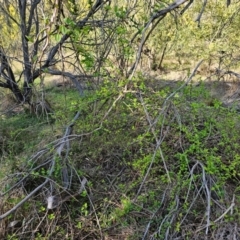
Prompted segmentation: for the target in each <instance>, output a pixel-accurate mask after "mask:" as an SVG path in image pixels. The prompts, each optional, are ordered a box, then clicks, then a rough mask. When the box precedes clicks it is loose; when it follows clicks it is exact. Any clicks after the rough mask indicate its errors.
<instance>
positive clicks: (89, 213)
mask: <svg viewBox="0 0 240 240" xmlns="http://www.w3.org/2000/svg"><path fill="white" fill-rule="evenodd" d="M155 81H156V80H155ZM126 84H127V86H128V88H125V86H126ZM181 84H182V83H179V84H177V85H176V84H170V85H169V87H168V88H163V87H162V86H161V84H159V83H156V84H154V80H146V79H144V78H142V77H141V76H139V77H138V78H136V79H134V80H133V81H132V82H131V83H126V82H124V81H122V82H118V83H117V84H116V83H114V84H113V83H111V81H106V82H105V83H103V85H102V86H101V87H100V88H99V89H97V90H96V91H91V92H86V94H85V96H84V97H82V98H81V99H80V98H79V100H76V98H75V94H76V93H74V92H73V91H72V90H68V91H69V94H68V93H66V95H64V94H61V93H59V92H57V91H56V92H51V94H52V95H51V94H49V96H48V97H49V99H51V103H52V104H53V106H54V105H55V106H58V107H57V109H58V110H57V112H55V123H54V126H49V125H48V124H45V125H44V124H43V123H41V121H40V122H39V119H32V118H30V117H29V116H28V117H27V116H16V117H13V118H12V119H10V120H8V121H7V122H5V121H2V122H1V124H2V125H1V129H2V130H1V131H2V133H1V134H2V137H3V138H5V139H7V140H6V141H7V146H8V147H7V148H4V146H3V145H2V146H3V151H2V156H3V157H4V161H5V162H8V163H10V162H11V159H15V161H21V160H16V159H18V158H17V155H19V154H20V155H21V154H24V153H25V149H28V153H29V156H26V154H25V156H24V157H25V159H27V158H28V157H30V153H31V152H33V151H31V150H30V149H34V148H37V147H38V148H39V147H43V144H40V145H39V139H44V138H46V139H48V140H50V139H52V141H53V136H52V135H54V134H55V133H56V132H57V133H56V134H61V131H64V129H63V128H62V127H63V126H64V124H66V123H69V122H70V120H71V116H73V115H74V113H75V112H76V111H78V110H80V113H81V114H80V118H79V120H78V121H77V122H76V124H75V126H74V132H73V136H75V137H74V138H73V140H72V141H71V150H70V152H69V153H66V154H68V155H66V156H67V166H68V169H71V173H70V174H71V176H72V178H71V185H69V188H68V189H65V188H64V187H63V179H62V168H63V165H62V162H61V158H59V159H56V161H55V172H54V174H53V175H51V184H50V186H54V187H55V188H56V189H57V190H56V191H58V194H59V196H60V197H61V198H62V199H64V198H66V197H67V196H68V197H69V196H71V195H74V191H75V192H76V189H78V188H79V186H78V185H79V180H80V179H81V180H82V179H83V178H86V179H87V181H88V183H87V185H86V188H85V190H84V191H83V192H81V193H80V194H78V195H76V196H74V197H72V198H71V197H69V198H68V200H67V201H63V202H62V204H61V205H59V206H58V207H57V208H55V209H53V210H47V208H46V202H45V200H44V199H45V196H46V192H47V191H48V190H47V189H44V188H43V189H42V190H41V191H38V192H37V193H36V194H35V195H34V196H33V197H32V198H31V200H30V201H28V202H26V203H24V205H23V206H22V207H21V208H19V209H18V210H17V211H16V212H15V213H14V214H11V215H10V216H9V217H8V218H7V219H4V220H3V221H2V223H1V229H2V230H1V235H2V236H3V237H4V238H5V239H33V238H34V239H50V238H51V239H59V238H63V239H85V238H86V239H104V238H106V239H200V238H201V237H202V236H208V237H209V239H210V236H212V235H214V234H215V236H220V235H219V234H220V233H222V234H223V235H224V234H225V233H226V234H227V232H228V234H231V231H232V229H234V228H236V226H238V224H239V212H238V210H237V209H238V206H239V197H238V191H239V187H238V182H239V177H240V176H239V169H238V168H239V166H240V150H239V147H238V146H239V140H240V139H239V138H240V137H239V134H238V132H239V130H240V129H239V128H240V126H239V120H240V119H239V114H238V113H237V112H236V111H235V110H234V109H228V108H225V107H223V106H222V103H221V102H220V101H219V100H218V99H214V98H213V97H211V95H210V93H209V92H208V89H207V88H205V87H204V84H203V85H202V86H201V87H198V88H197V87H195V86H192V85H189V86H185V87H184V88H182V90H180V91H179V92H177V93H176V94H175V95H172V97H171V98H168V96H169V94H171V93H172V92H173V91H174V89H176V88H177V87H179V85H181ZM126 89H127V90H126ZM166 99H167V100H166ZM18 121H20V122H18ZM20 126H21V127H20ZM20 128H21V130H20ZM36 128H37V129H38V131H37V130H36ZM54 131H55V133H54ZM53 133H54V134H53ZM46 139H45V141H44V143H45V144H46V145H47V149H48V150H49V152H48V153H46V154H50V152H51V151H53V149H54V146H51V145H48V143H49V142H50V141H47V140H46ZM26 140H27V141H26ZM46 145H45V147H46ZM22 156H23V155H22ZM47 156H49V155H46V158H43V157H42V158H41V161H40V160H39V161H35V162H34V163H31V162H29V161H28V160H25V163H26V162H27V163H28V164H25V165H24V164H22V165H21V168H20V169H19V166H18V168H16V165H19V164H16V163H15V165H14V164H13V165H12V166H11V169H12V168H14V170H15V172H16V170H17V171H19V172H18V174H15V175H14V178H10V177H9V176H7V177H5V178H4V180H3V181H2V184H1V192H3V193H4V192H6V191H8V190H9V189H10V188H11V185H13V184H14V182H16V181H18V179H19V176H24V175H26V173H28V174H30V175H29V176H28V178H26V180H25V181H22V182H21V184H20V185H18V188H17V189H18V190H16V189H15V190H14V191H13V192H12V193H11V194H5V195H4V198H3V199H2V200H1V206H2V207H1V209H0V212H1V214H3V213H4V212H6V211H7V210H9V209H10V208H11V207H13V206H14V204H16V203H17V202H19V201H20V200H21V199H22V198H23V196H24V195H26V194H28V193H29V192H30V191H31V190H32V189H34V188H36V187H37V186H38V185H39V184H41V182H42V181H43V179H45V178H47V177H48V176H49V175H48V174H49V169H48V166H49V165H48V164H49V163H47V162H46V159H47ZM21 162H24V161H21ZM38 164H42V166H41V167H38ZM30 165H31V168H29V166H30ZM33 165H34V167H33ZM5 170H6V168H5ZM8 170H9V169H8ZM69 171H70V170H69ZM1 175H3V173H1ZM81 180H80V182H81ZM45 188H47V186H46V187H45ZM69 194H70V195H69ZM26 213H27V214H26ZM31 219H34V220H33V221H31ZM13 221H17V222H18V223H19V225H18V227H15V228H13V227H9V224H10V223H12V222H13ZM223 226H224V227H223ZM226 226H227V227H226ZM26 228H28V231H26V230H25V229H26ZM30 232H31V233H30ZM219 239H220V238H219Z"/></svg>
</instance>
